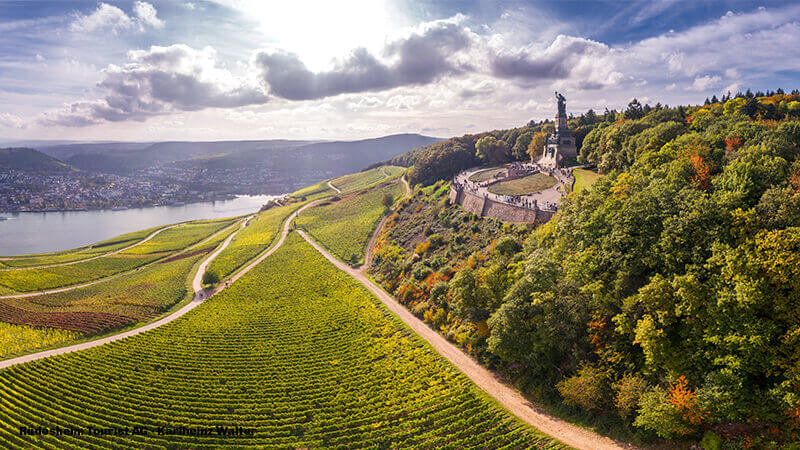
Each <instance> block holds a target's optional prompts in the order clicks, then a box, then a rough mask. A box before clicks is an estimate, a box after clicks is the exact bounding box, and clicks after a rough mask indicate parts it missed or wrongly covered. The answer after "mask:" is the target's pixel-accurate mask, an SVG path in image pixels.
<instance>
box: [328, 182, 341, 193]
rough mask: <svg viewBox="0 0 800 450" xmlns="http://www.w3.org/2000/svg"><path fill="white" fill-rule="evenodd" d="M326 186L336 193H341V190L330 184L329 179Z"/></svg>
mask: <svg viewBox="0 0 800 450" xmlns="http://www.w3.org/2000/svg"><path fill="white" fill-rule="evenodd" d="M328 187H329V188H331V189H333V190H334V191H336V193H337V194H341V193H342V191H340V190H339V188H337V187H336V186H334V185H332V184H331V182H330V181H328Z"/></svg>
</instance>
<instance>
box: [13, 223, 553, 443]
mask: <svg viewBox="0 0 800 450" xmlns="http://www.w3.org/2000/svg"><path fill="white" fill-rule="evenodd" d="M266 261H267V262H268V263H262V264H260V265H259V266H257V267H256V268H255V269H253V270H252V271H251V272H249V273H248V274H246V275H245V276H243V277H242V278H241V279H239V280H238V281H237V282H236V283H235V284H233V285H231V287H230V288H228V289H226V290H225V291H223V292H222V293H220V294H219V295H218V296H216V297H214V298H213V301H208V302H205V303H203V304H201V305H200V306H198V307H197V308H196V309H195V310H193V311H191V312H190V313H188V314H186V315H185V316H183V317H181V318H180V319H178V320H176V321H174V322H172V323H170V324H168V325H165V326H163V327H161V328H158V329H156V330H153V331H151V332H148V333H146V334H142V335H138V336H135V337H132V338H129V339H126V340H123V341H118V342H115V343H113V344H109V345H105V346H101V347H97V348H94V349H91V350H87V351H83V352H81V353H77V354H69V355H64V356H61V357H55V358H48V359H44V360H39V361H35V362H32V363H29V364H24V365H18V366H14V367H12V368H9V369H6V370H3V371H2V372H0V404H1V405H2V408H0V440H1V441H4V442H6V443H7V444H9V445H11V446H19V447H29V446H38V447H45V448H47V447H53V448H55V447H58V448H64V447H84V446H87V445H92V446H120V445H121V446H129V447H143V446H147V447H150V446H169V447H181V448H191V447H203V446H206V447H207V446H214V445H223V444H226V445H237V446H238V445H259V446H267V447H294V448H296V447H351V448H352V447H369V446H372V447H381V446H387V445H389V444H392V445H395V446H400V447H404V448H413V447H426V448H434V447H442V446H447V447H467V446H471V445H474V444H476V443H480V445H481V446H483V447H504V446H505V447H513V448H520V447H531V446H537V445H547V446H557V445H558V444H556V443H553V442H551V441H550V440H549V439H548V438H545V437H543V436H541V435H538V434H537V433H536V432H534V431H532V430H530V429H528V428H526V427H524V426H522V425H521V424H520V423H519V422H517V421H516V420H515V419H513V418H511V417H510V416H509V415H508V414H507V413H506V412H505V411H503V410H502V409H501V408H499V407H498V406H497V405H495V404H494V403H492V402H491V401H489V400H487V399H486V398H485V397H484V396H483V395H482V394H481V393H479V392H478V391H477V390H476V388H475V387H474V386H473V385H472V384H471V382H469V381H468V379H466V378H465V377H464V376H463V375H461V374H460V373H459V372H458V371H457V370H455V369H454V368H453V367H451V366H449V365H448V364H447V363H445V362H444V361H443V360H442V359H441V358H440V357H438V355H436V354H435V353H434V352H433V351H432V350H431V349H430V348H429V347H428V346H427V345H424V344H423V343H422V342H421V341H420V339H419V338H417V337H416V336H415V335H413V334H411V333H410V332H409V331H408V330H407V328H405V326H404V325H402V324H401V323H399V322H398V321H397V320H396V319H394V318H393V317H392V316H390V315H389V314H388V313H387V312H386V311H385V310H384V309H383V307H382V306H380V305H379V303H378V302H377V300H376V299H374V298H373V297H372V296H371V295H369V294H368V293H367V291H366V290H365V289H363V288H362V287H361V286H360V285H358V284H357V283H356V282H355V281H354V280H352V279H351V278H349V277H347V276H346V275H345V274H343V273H342V272H340V271H339V270H337V269H336V268H335V267H334V266H333V265H331V264H330V263H328V262H327V261H326V260H325V259H323V258H322V257H321V256H320V255H319V254H318V253H316V252H315V251H314V250H313V249H312V248H311V247H310V246H309V245H308V244H306V243H304V242H302V241H301V240H300V238H299V237H297V236H296V235H291V236H290V237H289V239H288V240H287V241H286V243H284V245H283V246H282V247H281V248H280V249H278V251H277V252H276V253H275V254H273V255H272V256H271V257H270V258H269V259H267V260H266ZM310 267H313V268H314V270H308V268H310ZM42 422H47V423H50V424H51V426H61V427H69V426H72V427H82V428H86V427H95V428H98V429H112V428H115V427H116V428H119V427H123V428H124V427H131V428H133V427H143V429H145V430H147V431H148V432H147V434H144V435H110V434H104V435H92V436H89V435H80V436H67V435H61V436H56V435H45V436H25V435H20V434H19V432H18V428H19V427H20V426H22V427H36V426H39V425H41V423H42ZM234 425H238V426H240V427H243V428H244V429H245V432H244V433H242V434H241V435H236V436H221V435H219V434H218V433H217V432H216V431H215V429H214V427H216V426H234ZM158 427H166V429H167V430H171V431H172V432H176V433H177V432H178V431H180V430H181V428H180V427H186V429H188V430H197V431H201V430H208V429H210V430H211V431H210V433H209V434H201V435H189V436H185V435H180V434H163V435H159V434H158V432H157V429H158ZM176 430H177V431H176ZM251 431H252V434H250V432H251Z"/></svg>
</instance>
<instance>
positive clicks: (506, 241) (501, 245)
mask: <svg viewBox="0 0 800 450" xmlns="http://www.w3.org/2000/svg"><path fill="white" fill-rule="evenodd" d="M495 249H497V251H498V252H499V253H500V254H501V255H505V256H510V255H513V254H514V253H517V252H518V251H520V250H521V249H522V246H521V245H519V242H517V240H516V239H514V238H513V237H511V236H505V237H503V238H502V239H500V241H498V242H497V246H495Z"/></svg>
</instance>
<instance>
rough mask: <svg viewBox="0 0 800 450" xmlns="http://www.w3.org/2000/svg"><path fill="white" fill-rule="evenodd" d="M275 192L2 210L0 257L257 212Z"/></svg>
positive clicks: (40, 251) (0, 214)
mask: <svg viewBox="0 0 800 450" xmlns="http://www.w3.org/2000/svg"><path fill="white" fill-rule="evenodd" d="M276 197H277V196H272V195H252V196H251V195H243V196H239V197H236V198H235V199H232V200H220V201H215V202H202V203H190V204H187V205H183V206H154V207H151V208H132V209H125V210H122V211H112V210H110V209H106V210H100V211H64V212H24V213H0V217H5V218H7V219H8V220H1V221H0V255H2V256H14V255H26V254H30V253H45V252H55V251H61V250H67V249H71V248H76V247H82V246H84V245H87V244H92V243H95V242H100V241H104V240H106V239H108V238H112V237H114V236H118V235H120V234H125V233H129V232H131V231H137V230H142V229H145V228H151V227H155V226H159V225H167V224H171V223H176V222H183V221H186V220H195V219H218V218H223V217H233V216H240V215H242V214H248V213H254V212H256V211H258V210H259V209H260V208H261V206H262V205H263V204H265V203H267V202H268V201H269V200H270V199H272V198H276Z"/></svg>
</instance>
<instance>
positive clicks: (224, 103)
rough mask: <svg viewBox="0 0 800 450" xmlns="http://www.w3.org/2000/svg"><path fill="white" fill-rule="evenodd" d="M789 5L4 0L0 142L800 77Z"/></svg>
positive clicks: (411, 120) (773, 84) (273, 129)
mask: <svg viewBox="0 0 800 450" xmlns="http://www.w3.org/2000/svg"><path fill="white" fill-rule="evenodd" d="M798 42H800V4H798V2H796V1H795V2H788V1H787V2H781V1H762V2H749V1H715V0H691V1H683V0H663V1H637V0H628V1H620V0H604V1H593V2H585V1H574V0H566V1H493V0H475V1H453V0H438V1H434V0H337V1H330V0H326V1H306V0H283V1H273V0H214V1H210V0H209V1H206V0H192V1H178V0H175V1H156V0H151V1H138V0H137V1H106V2H97V1H79V0H74V1H73V0H59V1H37V0H29V1H3V0H0V140H22V139H29V140H33V139H52V140H79V141H97V140H115V141H140V142H143V141H148V142H149V141H159V140H197V141H200V140H228V139H277V138H289V139H361V138H369V137H377V136H383V135H388V134H395V133H421V134H426V135H431V136H437V137H450V136H458V135H462V134H466V133H474V132H480V131H485V130H491V129H497V128H511V127H516V126H521V125H523V124H525V123H527V122H528V121H529V120H531V119H535V120H541V119H545V118H550V117H552V116H553V115H554V113H555V101H554V94H553V92H554V91H559V92H562V93H563V94H564V95H565V97H566V98H567V111H568V113H572V114H575V115H579V114H581V113H583V112H585V111H586V110H588V109H589V108H593V109H595V110H596V111H599V112H602V111H603V110H604V109H605V108H609V109H621V108H624V107H625V105H626V104H627V103H628V102H629V101H630V100H631V99H632V98H634V97H636V98H638V99H639V100H640V101H641V102H642V103H646V102H647V103H650V104H655V103H656V102H660V103H662V104H670V105H677V104H697V103H702V102H703V101H704V100H705V98H706V97H710V96H712V95H717V96H720V95H722V94H724V93H725V92H728V91H730V92H733V93H735V92H736V91H738V90H742V91H744V90H746V89H748V88H749V89H752V90H753V91H756V90H767V89H771V90H774V89H777V88H779V87H781V88H783V89H784V90H787V91H788V90H791V89H795V88H800V76H798V75H800V45H798Z"/></svg>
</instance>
